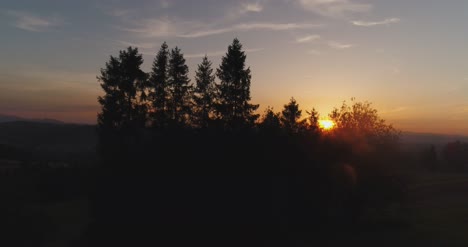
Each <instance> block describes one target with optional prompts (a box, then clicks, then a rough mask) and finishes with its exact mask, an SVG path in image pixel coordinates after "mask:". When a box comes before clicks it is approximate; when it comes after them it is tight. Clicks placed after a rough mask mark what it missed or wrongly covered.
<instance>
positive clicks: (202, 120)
mask: <svg viewBox="0 0 468 247" xmlns="http://www.w3.org/2000/svg"><path fill="white" fill-rule="evenodd" d="M211 66H212V63H211V61H210V60H208V57H207V56H206V55H205V57H204V58H203V61H202V63H201V64H199V65H198V70H197V71H196V74H195V82H196V85H195V88H194V91H193V93H194V94H193V101H194V121H195V124H196V125H197V126H198V127H201V128H206V127H208V125H209V123H210V121H211V120H212V118H213V113H214V100H215V97H216V95H215V93H216V91H215V90H216V87H215V86H216V85H215V76H214V75H213V69H212V68H211Z"/></svg>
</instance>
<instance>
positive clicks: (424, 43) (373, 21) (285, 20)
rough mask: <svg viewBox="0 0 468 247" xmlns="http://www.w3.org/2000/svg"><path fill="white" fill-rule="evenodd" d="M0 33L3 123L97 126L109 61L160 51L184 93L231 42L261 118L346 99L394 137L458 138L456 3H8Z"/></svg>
mask: <svg viewBox="0 0 468 247" xmlns="http://www.w3.org/2000/svg"><path fill="white" fill-rule="evenodd" d="M0 33H1V36H0V44H1V45H0V56H1V59H0V113H2V114H12V115H17V116H22V117H35V118H55V119H59V120H63V121H66V122H76V123H95V122H96V114H97V112H98V111H99V105H98V103H97V97H98V95H102V91H101V88H100V86H99V83H98V82H97V80H96V76H97V75H98V73H99V70H100V68H102V67H103V66H104V65H105V62H106V61H107V60H108V59H109V56H110V55H116V54H118V51H119V50H121V49H124V48H126V47H127V46H129V45H132V46H136V47H138V48H139V49H140V51H141V52H142V53H143V54H144V60H145V63H144V66H143V70H145V71H149V70H150V66H151V63H152V61H153V59H154V56H155V53H156V52H157V51H158V49H159V47H160V45H161V44H162V42H163V41H167V43H168V45H169V47H170V48H173V47H175V46H178V47H179V48H181V50H182V52H183V53H184V55H185V58H186V59H187V63H188V66H189V68H190V74H191V78H192V81H193V74H194V70H195V68H196V65H197V64H198V63H199V62H201V57H202V56H203V55H204V54H208V56H209V58H210V59H211V60H212V61H213V64H214V65H215V66H216V67H217V66H218V64H219V62H220V58H221V56H222V55H223V54H224V53H225V52H226V50H227V46H228V45H229V44H230V43H231V42H232V40H233V38H235V37H237V38H239V40H240V41H241V43H242V44H243V45H244V49H245V51H246V53H247V63H248V65H249V66H250V67H251V70H252V85H251V92H252V102H253V103H258V104H260V105H261V106H260V112H263V110H264V109H265V108H266V107H267V106H272V107H274V109H275V110H276V111H280V110H281V108H282V106H283V105H284V104H285V103H287V102H288V101H289V99H290V98H291V97H292V96H293V97H295V98H296V100H297V101H298V103H299V104H300V106H301V108H302V109H303V110H304V111H305V110H310V109H311V108H312V107H315V108H316V109H317V110H318V111H319V112H320V113H321V114H322V115H324V116H325V115H327V114H328V113H329V112H330V111H331V110H332V108H333V107H334V106H340V105H341V103H342V101H343V100H348V101H349V99H350V98H351V97H355V98H356V99H357V100H358V101H365V100H368V101H371V102H373V105H374V107H376V108H377V109H378V110H379V112H380V115H381V116H382V117H383V118H385V119H386V120H387V122H389V123H393V124H394V125H395V126H396V127H398V128H400V129H402V130H408V131H417V132H434V133H451V134H465V135H468V1H466V0H447V1H441V0H391V1H390V0H245V1H234V0H232V1H220V0H190V1H189V0H172V1H171V0H151V1H149V0H148V1H118V0H108V1H106V0H97V1H76V0H75V1H66V0H41V1H37V0H31V1H22V0H14V1H13V0H6V1H2V3H1V4H0Z"/></svg>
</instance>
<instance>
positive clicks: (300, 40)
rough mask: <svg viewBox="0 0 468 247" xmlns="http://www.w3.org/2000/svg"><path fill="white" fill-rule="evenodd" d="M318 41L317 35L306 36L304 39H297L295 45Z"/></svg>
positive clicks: (318, 36)
mask: <svg viewBox="0 0 468 247" xmlns="http://www.w3.org/2000/svg"><path fill="white" fill-rule="evenodd" d="M318 39H320V35H317V34H313V35H307V36H305V37H300V38H297V39H296V43H308V42H312V41H314V40H318Z"/></svg>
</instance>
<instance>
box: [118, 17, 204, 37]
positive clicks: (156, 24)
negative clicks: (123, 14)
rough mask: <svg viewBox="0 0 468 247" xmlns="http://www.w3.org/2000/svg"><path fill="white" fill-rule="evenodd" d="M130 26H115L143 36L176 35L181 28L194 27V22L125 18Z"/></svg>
mask: <svg viewBox="0 0 468 247" xmlns="http://www.w3.org/2000/svg"><path fill="white" fill-rule="evenodd" d="M126 22H127V24H129V25H130V26H131V27H121V26H119V27H117V28H118V29H120V30H123V31H127V32H131V33H136V34H139V35H141V36H145V37H170V36H176V35H177V34H178V33H179V32H181V31H182V30H186V29H187V30H190V29H192V28H196V27H197V24H196V23H194V22H183V21H173V20H170V19H168V18H160V19H152V18H150V19H141V20H126Z"/></svg>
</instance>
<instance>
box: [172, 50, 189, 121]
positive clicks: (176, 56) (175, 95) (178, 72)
mask: <svg viewBox="0 0 468 247" xmlns="http://www.w3.org/2000/svg"><path fill="white" fill-rule="evenodd" d="M188 72H189V68H188V66H187V65H186V64H185V58H184V55H183V54H182V53H181V52H180V49H179V48H178V47H176V48H174V49H172V50H171V53H170V59H169V70H168V82H169V83H168V92H169V102H168V105H167V106H168V112H169V116H170V120H171V123H173V124H175V125H176V126H184V125H186V124H187V123H188V120H189V116H190V114H191V107H192V106H191V102H190V100H191V97H190V96H191V89H192V86H191V85H189V83H190V79H189V78H188Z"/></svg>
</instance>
